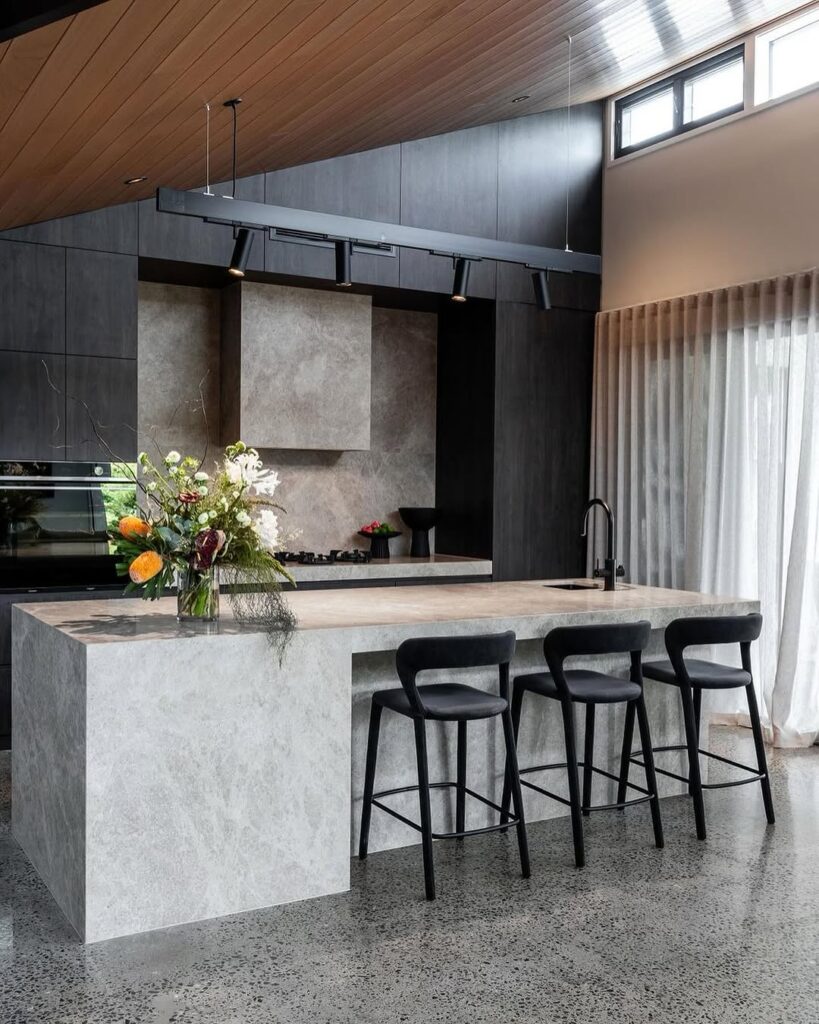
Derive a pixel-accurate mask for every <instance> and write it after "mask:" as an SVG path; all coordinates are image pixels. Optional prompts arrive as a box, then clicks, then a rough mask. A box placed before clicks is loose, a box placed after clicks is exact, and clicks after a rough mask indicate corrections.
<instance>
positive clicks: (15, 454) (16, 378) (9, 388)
mask: <svg viewBox="0 0 819 1024" xmlns="http://www.w3.org/2000/svg"><path fill="white" fill-rule="evenodd" d="M49 379H50V381H51V383H49ZM64 444H65V357H64V356H61V355H53V354H48V353H40V352H0V459H22V460H31V459H44V460H47V461H56V460H58V459H63V458H65V455H64Z"/></svg>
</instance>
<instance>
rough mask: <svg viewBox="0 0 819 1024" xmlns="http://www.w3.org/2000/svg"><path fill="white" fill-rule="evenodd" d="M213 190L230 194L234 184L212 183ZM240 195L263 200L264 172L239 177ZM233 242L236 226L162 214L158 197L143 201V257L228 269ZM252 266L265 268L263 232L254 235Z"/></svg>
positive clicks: (141, 228)
mask: <svg viewBox="0 0 819 1024" xmlns="http://www.w3.org/2000/svg"><path fill="white" fill-rule="evenodd" d="M199 191H203V190H202V189H200V190H199ZM211 191H212V192H213V193H214V194H215V195H220V196H221V195H230V192H231V185H230V184H229V183H227V184H226V183H225V182H221V183H219V184H217V185H212V186H211ZM236 196H237V197H238V198H239V199H250V200H252V201H254V202H257V203H263V202H264V175H263V174H256V175H253V176H251V177H249V178H240V179H238V180H237V182H236ZM233 244H234V238H233V229H232V228H230V227H229V226H227V225H225V224H207V223H205V222H204V221H201V220H197V219H196V218H195V217H182V216H179V215H177V214H173V213H159V212H158V210H157V208H156V200H155V199H143V200H142V201H141V202H140V203H139V255H140V256H148V257H152V258H154V259H162V260H175V261H178V262H181V263H203V264H209V265H215V266H221V267H225V268H226V267H227V265H228V263H229V262H230V257H231V254H232V253H233ZM248 267H249V268H250V269H251V270H263V269H264V242H263V239H262V236H261V234H260V233H259V232H256V233H255V235H254V241H253V248H252V249H251V253H250V261H249V263H248Z"/></svg>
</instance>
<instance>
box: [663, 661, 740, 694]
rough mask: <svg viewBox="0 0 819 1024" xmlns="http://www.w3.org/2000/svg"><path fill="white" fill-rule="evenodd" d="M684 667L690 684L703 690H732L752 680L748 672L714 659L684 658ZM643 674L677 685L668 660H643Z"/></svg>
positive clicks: (674, 673) (675, 675)
mask: <svg viewBox="0 0 819 1024" xmlns="http://www.w3.org/2000/svg"><path fill="white" fill-rule="evenodd" d="M685 668H686V671H687V672H688V679H689V681H690V683H691V685H692V686H699V687H700V688H701V689H703V690H734V689H736V688H737V687H738V686H750V685H751V681H752V680H751V673H750V672H746V671H745V670H744V669H741V668H732V667H731V666H730V665H718V664H717V663H716V662H714V661H699V660H698V659H697V658H686V659H685ZM643 675H644V676H646V678H648V679H656V680H657V681H658V682H660V683H671V684H672V685H674V686H676V685H677V673H676V672H675V671H674V666H673V665H672V664H671V662H670V661H646V662H643Z"/></svg>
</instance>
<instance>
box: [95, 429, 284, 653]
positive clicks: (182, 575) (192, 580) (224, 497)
mask: <svg viewBox="0 0 819 1024" xmlns="http://www.w3.org/2000/svg"><path fill="white" fill-rule="evenodd" d="M138 465H139V473H138V476H137V484H138V486H139V488H140V490H141V491H142V493H143V495H144V497H145V501H144V507H143V508H141V509H140V510H139V514H137V515H125V516H123V517H122V519H120V521H119V524H118V529H117V533H116V534H115V535H114V537H113V540H114V542H115V546H116V549H117V553H118V554H119V555H121V556H122V561H121V562H120V563H118V566H117V567H118V569H119V571H120V572H121V573H122V574H123V575H124V574H125V573H127V574H128V576H129V577H130V581H129V583H128V585H127V587H126V588H125V589H126V592H128V591H133V590H141V591H142V595H143V597H144V598H146V599H148V600H153V599H156V598H158V597H161V596H162V593H163V591H164V590H165V589H166V588H167V587H169V586H172V585H173V583H174V582H176V584H177V594H178V612H179V617H180V618H204V619H213V618H216V617H217V616H218V595H219V590H218V581H217V577H216V571H217V569H218V567H220V566H225V567H228V568H229V569H230V570H231V575H232V578H233V579H234V580H235V585H234V586H233V587H232V589H231V593H230V598H231V602H232V604H233V608H234V612H235V613H236V614H237V616H238V617H240V618H245V619H248V620H252V621H260V620H261V621H263V622H264V623H265V624H266V626H267V628H268V633H269V635H271V637H274V638H276V640H277V642H279V641H280V640H282V639H285V640H286V638H287V637H288V636H289V634H290V633H291V632H292V629H293V627H294V625H295V621H294V619H293V615H292V612H291V611H290V609H289V608H288V606H287V604H286V603H285V602H284V600H283V599H282V597H281V594H280V585H281V580H282V579H286V580H288V581H290V582H293V578H292V576H291V575H290V574H289V573H288V572H287V570H286V569H285V568H284V566H283V565H282V564H281V563H280V562H279V561H278V560H277V559H276V557H275V555H274V554H273V552H274V551H275V550H276V548H277V546H278V543H279V524H278V517H277V515H276V513H277V512H281V511H284V510H283V509H282V507H281V506H280V505H277V504H275V503H274V502H273V501H272V497H273V494H274V493H275V490H276V488H277V486H278V484H279V477H278V474H277V473H275V472H273V471H271V470H269V469H265V468H264V466H263V464H262V460H261V459H260V458H259V454H258V452H257V451H256V450H255V449H253V448H248V447H247V445H245V444H243V443H242V442H241V441H239V442H237V443H236V444H232V445H229V446H228V447H227V448H226V449H225V452H224V456H223V458H222V461H221V463H220V464H218V465H217V466H216V468H215V471H214V473H213V475H212V476H211V475H210V474H209V473H207V472H206V471H205V470H203V469H202V464H201V462H200V461H199V460H198V459H196V458H193V457H192V456H190V455H187V456H184V457H183V456H182V455H180V453H179V452H177V451H170V452H168V454H167V455H165V457H164V459H163V461H162V465H161V467H157V466H156V465H155V464H154V463H153V462H152V461H151V459H150V458H149V457H148V455H147V454H146V453H145V452H141V453H140V455H139V459H138Z"/></svg>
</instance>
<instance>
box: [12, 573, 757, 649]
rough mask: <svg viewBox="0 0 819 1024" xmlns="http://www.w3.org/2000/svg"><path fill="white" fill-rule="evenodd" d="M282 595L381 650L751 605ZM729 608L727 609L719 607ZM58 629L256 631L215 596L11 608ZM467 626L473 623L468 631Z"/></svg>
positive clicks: (553, 591)
mask: <svg viewBox="0 0 819 1024" xmlns="http://www.w3.org/2000/svg"><path fill="white" fill-rule="evenodd" d="M561 582H573V583H586V584H588V586H589V589H587V590H561V589H557V588H555V586H554V584H555V583H561ZM286 600H287V602H288V604H289V605H290V607H291V608H292V609H293V611H294V612H295V614H296V616H297V620H298V625H297V631H298V632H307V631H311V630H327V629H333V630H344V631H345V632H348V633H349V634H350V640H351V643H352V647H351V650H352V652H356V651H358V650H361V651H371V650H379V649H381V650H386V649H390V647H379V646H378V644H379V634H381V633H384V639H385V641H386V642H387V643H388V645H392V643H393V642H394V639H395V636H394V633H395V631H396V630H399V631H400V630H403V629H405V630H406V632H407V636H420V635H423V633H424V628H423V627H429V631H430V633H438V632H441V631H442V629H441V627H450V626H452V625H453V624H459V623H470V624H477V623H480V624H481V629H483V630H485V631H487V632H490V631H492V630H497V629H501V628H503V629H506V628H516V627H515V626H514V625H513V626H507V625H502V624H503V623H507V622H513V621H514V622H515V623H517V628H516V632H518V636H519V638H520V639H531V638H532V637H537V636H543V635H544V632H543V629H544V624H545V623H546V622H549V623H551V624H552V625H557V624H558V623H557V622H552V620H554V619H555V617H560V618H562V617H564V616H565V617H566V621H565V622H564V623H561V624H566V625H568V624H580V623H583V622H602V621H605V622H618V621H626V620H628V619H634V618H645V619H648V620H649V621H650V622H651V625H652V627H653V628H654V629H659V628H663V627H664V626H666V625H667V624H668V623H669V622H670V621H671V620H672V619H673V618H676V617H677V616H678V615H696V614H698V613H699V612H701V613H702V614H706V615H714V614H722V613H723V609H729V610H730V609H733V608H737V607H739V606H741V607H742V608H745V607H746V606H747V607H748V610H752V607H751V606H752V605H753V607H754V608H755V607H756V605H755V603H754V602H749V601H747V600H745V599H743V598H733V597H719V596H715V595H711V594H701V593H697V592H694V591H687V590H669V589H665V588H661V587H644V586H638V585H635V584H619V585H618V588H617V590H615V591H604V590H603V589H602V586H601V585H600V584H599V582H596V581H591V580H570V581H568V580H563V581H561V580H557V581H555V580H552V581H544V580H527V581H521V582H502V583H454V584H445V583H439V584H432V585H429V586H417V587H407V588H404V587H400V588H399V587H397V588H395V589H384V588H367V587H362V588H358V589H355V590H311V591H305V592H302V593H299V592H298V591H295V592H292V593H288V594H287V595H286ZM727 613H728V612H726V614H727ZM15 614H16V615H19V614H25V615H30V616H33V617H34V618H37V619H39V620H40V621H41V622H43V623H44V624H46V625H48V626H51V627H52V628H54V629H57V630H59V631H60V632H61V633H63V634H64V635H65V636H68V637H71V638H72V639H74V640H77V641H79V642H80V643H82V644H108V643H122V642H124V641H129V640H132V641H147V640H163V639H164V640H179V639H183V638H187V639H195V638H199V639H204V638H209V639H214V638H216V637H219V636H234V635H242V634H250V635H253V634H259V633H261V630H260V629H258V628H255V627H253V626H249V625H247V624H245V623H241V622H238V621H237V620H236V619H235V618H234V617H233V614H232V612H231V609H230V600H229V599H228V598H225V597H223V599H222V615H221V618H220V620H219V622H218V623H214V624H189V623H179V622H177V620H176V599H175V598H162V599H161V600H159V601H134V600H133V599H122V600H106V601H96V600H93V599H91V600H83V601H66V602H61V603H56V602H55V603H50V604H49V603H48V602H43V603H42V604H40V603H37V604H26V605H21V606H19V608H16V609H15ZM471 631H474V630H471Z"/></svg>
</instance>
